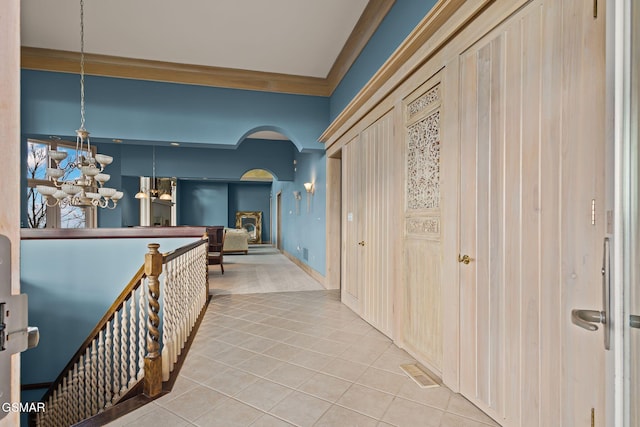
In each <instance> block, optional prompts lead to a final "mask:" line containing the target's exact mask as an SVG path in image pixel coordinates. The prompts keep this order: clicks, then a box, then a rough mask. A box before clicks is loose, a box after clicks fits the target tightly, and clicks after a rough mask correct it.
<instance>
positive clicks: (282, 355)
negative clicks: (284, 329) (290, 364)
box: [262, 343, 300, 361]
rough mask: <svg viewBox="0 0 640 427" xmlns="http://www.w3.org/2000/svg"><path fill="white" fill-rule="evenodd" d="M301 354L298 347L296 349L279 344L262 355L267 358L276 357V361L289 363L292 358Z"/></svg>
mask: <svg viewBox="0 0 640 427" xmlns="http://www.w3.org/2000/svg"><path fill="white" fill-rule="evenodd" d="M299 352H300V348H298V347H294V346H292V345H289V344H284V343H278V344H276V345H274V346H272V347H270V348H268V349H267V350H265V351H263V352H262V353H263V354H265V355H267V356H271V357H275V358H276V359H280V360H284V361H288V360H291V358H292V357H293V356H295V355H296V354H298V353H299Z"/></svg>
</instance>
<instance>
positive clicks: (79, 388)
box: [77, 355, 85, 420]
mask: <svg viewBox="0 0 640 427" xmlns="http://www.w3.org/2000/svg"><path fill="white" fill-rule="evenodd" d="M84 381H85V374H84V355H81V356H80V359H78V382H77V384H78V386H77V392H78V419H79V420H82V419H84V409H85V400H84V390H85V387H84Z"/></svg>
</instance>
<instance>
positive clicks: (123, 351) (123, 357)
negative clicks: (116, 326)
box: [120, 302, 129, 396]
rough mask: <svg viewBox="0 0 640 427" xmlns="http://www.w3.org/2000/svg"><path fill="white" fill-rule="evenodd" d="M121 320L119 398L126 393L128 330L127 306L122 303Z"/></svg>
mask: <svg viewBox="0 0 640 427" xmlns="http://www.w3.org/2000/svg"><path fill="white" fill-rule="evenodd" d="M121 313H122V319H120V320H121V324H120V329H121V330H120V396H123V395H124V394H125V393H126V392H127V374H128V371H129V370H128V369H127V362H128V360H129V359H128V357H127V349H128V348H129V347H128V345H127V341H128V337H129V330H128V327H127V324H128V320H129V317H128V312H127V304H126V303H124V302H123V303H122V309H121Z"/></svg>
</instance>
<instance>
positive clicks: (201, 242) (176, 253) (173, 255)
mask: <svg viewBox="0 0 640 427" xmlns="http://www.w3.org/2000/svg"><path fill="white" fill-rule="evenodd" d="M205 243H207V237H206V233H205V237H202V239H200V240H196V241H195V242H193V243H189V244H187V245H184V246H182V247H179V248H178V249H175V250H173V251H171V252H167V253H165V254H163V255H162V256H163V262H164V263H167V262H169V261H171V260H173V259H176V258H178V257H179V256H180V255H184V254H186V253H187V252H189V251H190V250H192V249H195V248H197V247H198V246H200V245H204V244H205Z"/></svg>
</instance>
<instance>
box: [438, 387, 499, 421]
mask: <svg viewBox="0 0 640 427" xmlns="http://www.w3.org/2000/svg"><path fill="white" fill-rule="evenodd" d="M447 412H450V413H452V414H455V415H460V416H462V417H465V418H470V419H472V420H475V421H480V422H482V423H486V424H490V425H494V426H496V425H497V424H496V423H495V422H494V421H493V420H492V419H491V418H490V417H489V416H487V415H486V414H485V413H484V412H482V411H481V410H480V409H478V408H477V407H476V406H475V405H473V404H472V403H471V402H469V401H468V400H467V399H465V398H464V397H462V396H461V395H459V394H453V395H452V396H451V399H449V405H448V406H447Z"/></svg>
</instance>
